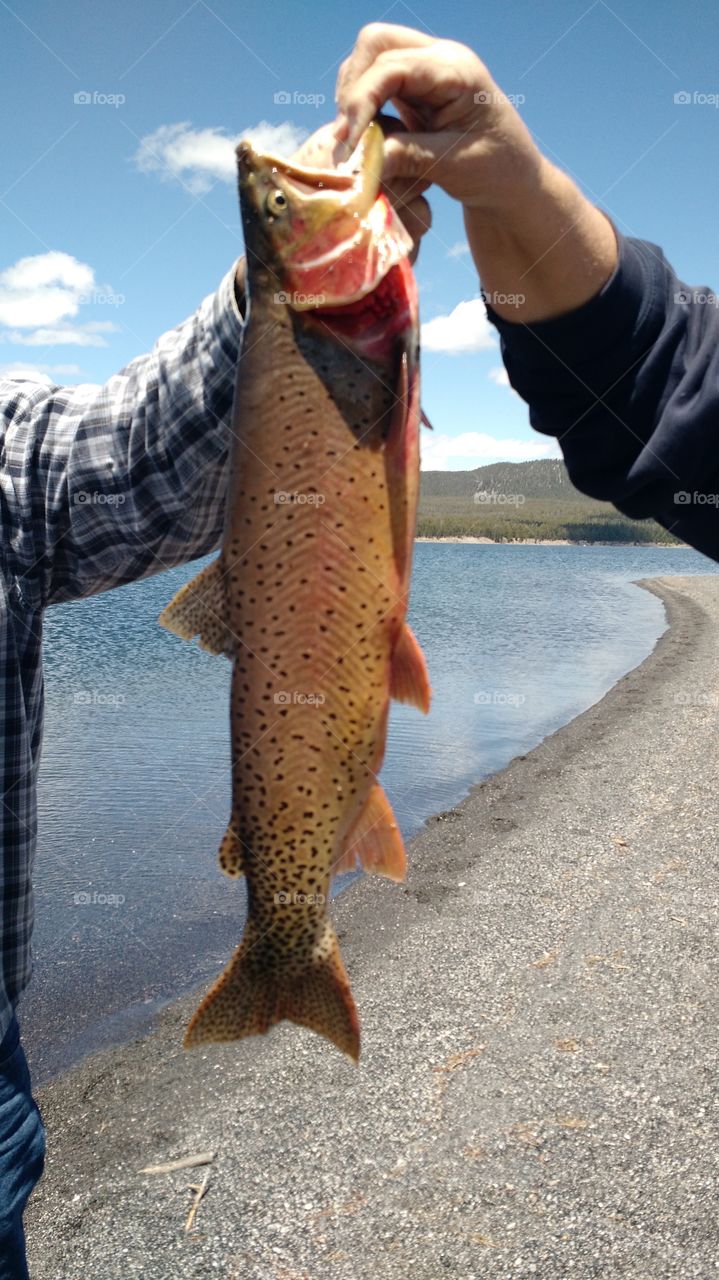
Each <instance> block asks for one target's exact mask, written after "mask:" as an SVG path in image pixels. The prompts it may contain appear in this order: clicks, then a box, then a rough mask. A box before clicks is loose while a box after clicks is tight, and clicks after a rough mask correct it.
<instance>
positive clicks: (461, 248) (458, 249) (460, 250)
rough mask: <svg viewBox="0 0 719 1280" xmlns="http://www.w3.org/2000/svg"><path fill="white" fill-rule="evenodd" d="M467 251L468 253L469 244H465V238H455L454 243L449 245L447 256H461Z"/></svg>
mask: <svg viewBox="0 0 719 1280" xmlns="http://www.w3.org/2000/svg"><path fill="white" fill-rule="evenodd" d="M467 253H469V245H468V244H467V241H466V240H457V241H455V243H454V244H453V245H451V246H450V248H449V249H448V250H447V257H448V258H463V257H464V256H465V254H467Z"/></svg>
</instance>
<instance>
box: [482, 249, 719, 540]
mask: <svg viewBox="0 0 719 1280" xmlns="http://www.w3.org/2000/svg"><path fill="white" fill-rule="evenodd" d="M618 248H619V258H618V265H617V269H616V271H615V272H613V274H612V276H611V277H610V279H609V280H608V281H607V283H606V284H605V285H604V287H602V288H601V289H600V290H599V292H598V293H594V294H593V295H592V297H591V298H590V299H589V300H587V301H586V302H585V303H584V305H582V306H579V307H577V308H575V309H574V310H572V311H570V312H567V313H565V314H564V315H562V316H558V317H555V318H551V319H547V320H544V321H537V322H536V323H532V324H516V323H514V322H513V318H512V319H510V320H508V319H506V318H502V317H500V316H498V314H497V312H496V311H494V310H493V309H492V308H491V306H490V308H489V309H488V314H489V318H490V320H493V321H494V323H495V324H496V325H497V327H498V329H499V332H500V336H501V339H502V355H503V358H504V362H505V365H506V367H507V371H508V373H509V379H510V382H511V385H512V386H513V387H514V389H515V390H516V391H517V392H518V393H519V395H521V396H522V397H523V398H524V399H525V400H526V401H527V403H528V404H529V408H530V418H531V422H532V425H533V426H534V427H536V428H537V430H539V431H542V432H545V433H546V434H547V435H553V436H556V437H557V439H558V440H559V442H560V444H561V447H562V451H563V453H564V456H565V461H566V463H567V467H568V469H569V474H570V477H571V479H572V480H573V481H574V483H575V484H576V486H577V488H579V489H581V490H583V492H585V493H588V494H590V495H591V496H592V497H594V498H599V499H602V500H605V501H606V500H609V501H611V502H613V503H615V505H616V506H617V507H619V509H620V510H621V511H623V512H624V513H625V514H626V515H628V516H631V517H632V518H633V519H643V518H646V517H648V516H654V518H655V519H657V520H659V521H660V522H661V523H662V524H663V525H664V526H665V527H666V528H667V529H669V530H670V531H672V532H673V533H675V534H677V536H679V537H680V538H684V539H685V540H686V541H687V542H689V543H691V544H692V545H693V546H695V547H697V548H698V549H699V550H700V551H704V552H705V553H706V554H707V555H711V556H713V557H714V558H715V559H719V517H718V515H717V508H718V506H719V496H718V495H719V462H717V458H716V449H715V446H714V441H715V438H716V421H717V415H719V313H718V312H717V308H716V307H715V306H713V305H708V304H707V300H709V304H711V301H712V300H713V299H714V297H715V294H714V292H713V291H712V290H711V289H710V288H709V287H708V286H701V287H698V288H692V287H691V286H689V285H686V284H684V283H683V282H682V281H681V280H679V279H678V278H677V276H676V274H675V272H674V271H673V270H672V268H671V267H670V265H669V264H668V263H667V261H666V259H665V258H664V255H663V254H662V251H661V249H659V248H658V247H657V246H656V245H652V244H647V243H644V242H643V241H638V240H631V239H627V238H625V237H621V236H620V237H619V242H618Z"/></svg>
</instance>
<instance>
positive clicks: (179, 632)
mask: <svg viewBox="0 0 719 1280" xmlns="http://www.w3.org/2000/svg"><path fill="white" fill-rule="evenodd" d="M158 622H159V623H160V625H161V626H163V627H166V628H167V630H168V631H172V632H173V633H174V634H175V635H176V636H180V638H181V639H182V640H194V638H195V636H197V637H198V640H199V644H200V648H201V649H207V650H208V651H209V652H210V653H224V654H225V655H226V657H228V658H230V657H232V656H233V654H234V637H233V635H232V632H231V631H230V628H229V626H228V623H227V601H226V597H225V574H224V570H223V567H222V557H220V558H219V559H218V560H213V561H212V564H208V565H205V568H204V569H202V570H201V571H200V573H198V574H196V575H195V577H194V578H191V579H190V581H189V582H187V583H186V584H185V586H184V587H181V588H180V590H179V591H178V592H177V595H176V596H174V597H173V599H172V600H171V601H170V603H169V604H168V605H167V607H166V608H165V609H163V611H162V613H161V614H160V616H159V618H158Z"/></svg>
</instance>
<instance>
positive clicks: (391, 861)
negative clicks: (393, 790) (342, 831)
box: [332, 782, 407, 880]
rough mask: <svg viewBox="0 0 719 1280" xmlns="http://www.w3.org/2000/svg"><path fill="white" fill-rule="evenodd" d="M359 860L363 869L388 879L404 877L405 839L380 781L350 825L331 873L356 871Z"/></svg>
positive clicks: (405, 863)
mask: <svg viewBox="0 0 719 1280" xmlns="http://www.w3.org/2000/svg"><path fill="white" fill-rule="evenodd" d="M358 864H359V865H360V866H361V867H362V869H363V870H364V871H369V872H374V874H375V875H380V876H387V878H388V879H389V880H404V877H405V873H406V871H407V854H406V853H405V849H404V841H403V839H402V835H401V832H400V829H399V826H398V824H397V819H396V818H395V816H394V813H393V812H392V806H391V804H390V802H389V800H388V799H387V796H386V795H385V792H384V790H383V789H382V787H381V786H380V784H379V782H376V783H375V784H374V786H373V787H372V790H371V791H370V793H369V795H368V797H367V800H366V802H365V805H364V808H363V809H362V811H361V813H360V815H359V817H358V818H357V819H356V821H355V822H354V824H353V825H352V827H351V828H350V831H349V834H348V836H347V839H346V840H345V846H344V849H343V850H342V854H341V856H340V858H339V859H338V861H337V862H335V864H334V866H333V867H332V873H333V875H338V874H339V873H340V872H342V871H356V870H357V865H358Z"/></svg>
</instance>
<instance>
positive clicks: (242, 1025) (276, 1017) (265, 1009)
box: [185, 920, 359, 1062]
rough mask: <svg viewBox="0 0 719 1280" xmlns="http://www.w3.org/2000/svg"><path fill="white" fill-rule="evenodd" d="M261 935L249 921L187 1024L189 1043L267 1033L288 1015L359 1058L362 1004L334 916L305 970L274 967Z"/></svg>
mask: <svg viewBox="0 0 719 1280" xmlns="http://www.w3.org/2000/svg"><path fill="white" fill-rule="evenodd" d="M260 936H261V935H259V934H258V930H257V927H256V926H255V925H254V924H253V923H252V921H251V920H248V922H247V926H246V928H245V934H244V937H243V939H242V942H241V943H240V945H239V947H238V948H237V950H236V952H235V954H234V956H233V957H232V959H231V961H230V963H229V964H228V966H227V968H226V969H225V971H224V973H223V974H221V976H220V977H219V978H218V980H217V982H216V983H215V985H214V987H212V988H211V989H210V991H209V992H208V993H207V995H206V996H205V998H204V1000H203V1001H202V1004H201V1005H200V1007H199V1009H198V1010H197V1012H196V1013H195V1015H194V1017H193V1019H192V1021H191V1022H190V1025H189V1027H188V1028H187V1034H186V1036H185V1048H186V1049H190V1048H193V1047H194V1046H195V1045H199V1044H208V1043H211V1042H216V1043H221V1042H223V1041H227V1040H241V1039H243V1038H244V1037H245V1036H257V1035H264V1034H265V1032H266V1031H269V1029H270V1027H271V1026H274V1024H275V1023H276V1022H282V1020H283V1019H284V1018H288V1019H289V1020H290V1021H291V1022H296V1023H298V1024H299V1025H300V1026H301V1027H309V1029H310V1030H311V1031H317V1032H318V1033H319V1034H320V1035H322V1036H326V1037H327V1039H328V1040H331V1041H332V1043H333V1044H335V1045H337V1048H338V1049H341V1050H342V1052H343V1053H346V1054H348V1055H349V1057H350V1058H353V1059H354V1061H355V1062H357V1060H358V1059H359V1020H358V1017H357V1009H356V1007H355V1002H354V1000H353V998H352V992H351V990H350V984H349V979H348V977H347V974H346V972H345V967H344V965H343V963H342V957H341V955H340V949H339V943H338V941H337V935H336V934H335V931H334V929H333V928H332V925H331V924H330V922H329V920H327V921H326V922H325V933H324V936H323V937H322V943H321V947H318V948H317V951H318V952H320V954H319V955H318V956H317V958H312V957H311V958H310V959H309V960H308V962H307V967H306V968H305V969H304V970H302V971H300V972H299V973H294V972H292V971H291V970H290V971H285V972H283V971H282V970H279V971H278V970H275V969H269V968H268V967H267V964H266V960H265V957H263V955H262V954H261V953H260V951H259V949H256V944H257V942H258V940H259V937H260Z"/></svg>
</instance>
